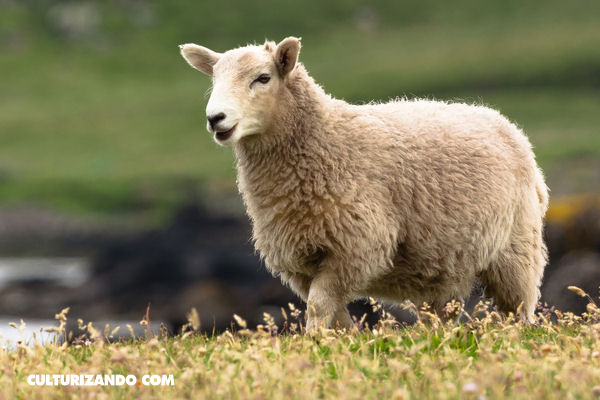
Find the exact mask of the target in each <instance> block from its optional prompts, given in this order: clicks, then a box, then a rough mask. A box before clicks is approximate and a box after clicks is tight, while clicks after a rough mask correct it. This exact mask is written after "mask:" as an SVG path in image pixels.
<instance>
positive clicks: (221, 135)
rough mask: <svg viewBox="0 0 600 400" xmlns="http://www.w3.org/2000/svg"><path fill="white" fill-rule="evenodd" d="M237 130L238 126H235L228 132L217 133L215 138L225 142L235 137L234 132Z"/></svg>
mask: <svg viewBox="0 0 600 400" xmlns="http://www.w3.org/2000/svg"><path fill="white" fill-rule="evenodd" d="M235 128H237V124H235V125H234V126H233V127H232V128H231V129H228V130H226V131H216V132H215V137H216V138H217V140H219V141H221V142H223V141H225V140H227V139H229V138H230V137H231V135H233V131H235Z"/></svg>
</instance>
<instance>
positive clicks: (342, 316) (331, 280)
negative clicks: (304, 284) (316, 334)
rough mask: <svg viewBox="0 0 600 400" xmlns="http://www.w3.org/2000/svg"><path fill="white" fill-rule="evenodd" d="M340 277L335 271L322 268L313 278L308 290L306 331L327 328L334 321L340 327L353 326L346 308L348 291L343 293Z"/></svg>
mask: <svg viewBox="0 0 600 400" xmlns="http://www.w3.org/2000/svg"><path fill="white" fill-rule="evenodd" d="M341 279H342V277H340V276H339V274H338V273H337V271H335V270H331V269H322V270H320V271H319V273H318V274H317V275H316V276H315V277H314V278H313V280H312V282H311V283H310V289H309V291H308V302H307V303H308V304H307V321H306V330H307V331H314V330H316V329H318V328H329V327H331V326H333V323H335V322H338V323H339V325H341V327H342V328H351V327H352V326H353V324H352V319H351V318H350V314H348V310H347V309H346V303H347V300H348V293H344V291H343V286H344V285H343V284H342V282H340V281H341Z"/></svg>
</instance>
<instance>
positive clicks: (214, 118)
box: [206, 113, 226, 130]
mask: <svg viewBox="0 0 600 400" xmlns="http://www.w3.org/2000/svg"><path fill="white" fill-rule="evenodd" d="M225 117H226V115H225V114H223V113H218V114H215V115H207V116H206V119H208V123H209V124H210V127H211V128H212V129H213V130H214V129H215V125H216V124H218V123H219V122H221V121H223V120H224V119H225Z"/></svg>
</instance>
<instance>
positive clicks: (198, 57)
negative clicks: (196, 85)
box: [179, 43, 221, 76]
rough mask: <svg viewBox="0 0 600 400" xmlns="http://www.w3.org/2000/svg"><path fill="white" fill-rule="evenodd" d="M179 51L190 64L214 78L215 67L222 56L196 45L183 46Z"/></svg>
mask: <svg viewBox="0 0 600 400" xmlns="http://www.w3.org/2000/svg"><path fill="white" fill-rule="evenodd" d="M179 50H180V51H181V55H182V56H183V58H185V61H187V62H188V64H190V65H191V66H192V67H194V68H196V69H197V70H198V71H202V72H204V73H205V74H206V75H208V76H212V74H213V66H214V65H215V64H216V63H217V61H219V58H220V57H221V54H219V53H215V52H214V51H212V50H210V49H207V48H206V47H202V46H198V45H197V44H194V43H188V44H182V45H180V46H179Z"/></svg>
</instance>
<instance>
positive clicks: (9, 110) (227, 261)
mask: <svg viewBox="0 0 600 400" xmlns="http://www.w3.org/2000/svg"><path fill="white" fill-rule="evenodd" d="M289 35H295V36H301V37H302V38H303V40H302V43H303V49H302V52H301V56H300V59H301V61H302V62H303V63H304V64H305V65H306V66H307V68H308V70H309V72H310V73H311V74H312V75H313V76H314V78H315V79H316V80H317V82H319V83H321V84H322V85H323V86H324V88H325V89H326V91H328V92H329V93H331V94H333V95H334V96H336V97H340V98H344V99H346V100H347V101H350V102H358V103H360V102H366V101H369V100H372V99H377V100H387V99H390V98H394V97H396V96H407V97H409V98H412V97H429V98H437V99H448V100H455V101H466V102H471V103H483V104H487V105H489V106H491V107H494V108H497V109H499V110H500V111H502V112H503V113H504V114H505V115H507V116H508V117H509V118H510V119H511V120H512V121H515V122H516V123H517V124H518V125H519V126H520V127H522V128H523V130H524V131H525V132H526V134H527V135H528V136H529V138H530V140H531V142H532V143H533V146H534V150H535V153H536V155H537V158H538V161H539V164H540V165H541V167H542V168H543V170H544V171H545V174H546V177H547V182H548V185H549V186H550V189H551V207H550V210H549V212H548V216H547V217H548V226H547V229H546V237H547V241H548V244H549V247H550V252H551V263H550V266H549V267H548V269H547V272H546V278H545V283H544V287H543V299H542V300H543V301H545V302H547V303H548V306H557V307H558V308H560V309H563V310H571V311H575V312H582V311H584V309H585V304H586V301H585V300H584V299H579V298H577V297H576V296H575V295H574V294H572V293H570V292H568V291H567V290H566V289H565V287H566V286H567V285H577V286H580V287H582V288H583V289H585V290H586V291H588V292H589V293H590V294H591V295H593V296H594V297H595V298H597V297H598V285H600V2H598V1H593V0H589V1H586V0H574V1H570V2H565V1H562V0H547V1H544V2H539V1H535V0H519V1H513V0H511V1H504V2H492V1H489V2H483V1H480V0H459V1H452V2H448V1H441V0H440V1H434V0H408V1H393V0H377V1H369V2H367V1H358V0H334V1H320V0H304V1H272V0H267V1H262V2H260V3H254V2H248V1H243V0H230V1H226V0H224V1H220V2H198V1H191V0H189V1H177V2H161V1H157V0H106V1H91V0H89V1H50V0H27V1H24V0H21V1H16V0H15V1H11V0H0V322H2V321H6V319H10V320H15V319H18V318H24V319H25V320H26V321H27V320H28V319H29V320H35V319H39V318H42V319H45V318H52V316H53V315H54V313H55V312H57V311H59V310H60V309H61V308H63V307H65V306H71V313H70V316H71V317H81V318H84V319H85V320H93V321H139V320H140V319H141V317H142V316H143V315H144V314H145V312H146V308H147V306H148V304H150V318H151V320H153V321H163V322H165V324H167V325H168V327H169V329H171V330H175V329H177V327H178V326H180V324H181V323H183V322H185V320H186V317H185V316H186V313H187V312H188V311H189V310H190V308H191V307H195V308H196V309H197V310H198V313H199V315H200V319H201V322H202V326H203V329H206V330H212V329H213V328H215V329H223V328H224V327H226V326H228V325H229V323H230V321H231V319H232V314H233V313H237V314H239V315H242V316H244V317H245V318H247V319H248V320H249V322H250V323H258V322H260V320H261V319H262V313H263V312H270V313H272V314H276V315H279V314H280V313H279V308H280V307H281V306H283V305H286V304H287V303H288V302H290V301H294V302H296V303H297V304H299V303H300V302H299V300H297V299H295V298H294V296H293V295H292V294H291V292H290V291H289V290H288V289H286V288H283V287H282V286H281V284H280V283H279V281H278V280H276V279H273V278H271V277H270V276H269V275H268V274H267V273H266V272H265V271H264V268H263V267H262V266H261V264H260V262H259V260H258V258H257V257H256V256H255V255H254V253H253V249H252V246H251V244H250V242H249V237H250V227H249V224H248V221H247V219H246V217H245V215H244V209H243V205H242V203H241V201H240V198H239V196H238V194H237V190H236V186H235V170H234V161H233V156H232V154H231V150H230V149H228V148H221V147H219V146H217V145H216V144H215V143H214V142H213V141H212V138H211V136H210V135H209V134H208V133H207V132H206V130H205V115H204V108H205V105H206V101H207V99H208V97H207V90H208V88H209V84H210V82H209V79H208V78H207V77H205V76H204V75H202V74H200V73H199V72H197V71H195V70H193V69H191V68H190V67H189V66H188V65H187V64H186V63H185V62H184V60H183V59H182V58H181V57H180V55H179V50H178V45H179V44H180V43H188V42H195V43H198V44H202V45H204V46H207V47H210V48H212V49H213V50H216V51H225V50H227V49H230V48H232V47H236V46H240V45H244V44H246V43H254V42H255V43H262V42H263V41H264V40H265V38H268V39H271V40H276V41H279V40H281V39H282V38H284V37H286V36H289ZM354 307H355V308H353V310H355V313H358V312H359V311H360V310H362V309H361V308H360V307H361V306H360V304H359V305H355V306H354ZM0 325H2V324H0ZM2 326H5V324H4V325H2ZM3 329H4V328H0V333H2V332H3Z"/></svg>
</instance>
